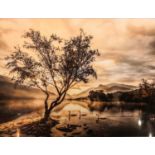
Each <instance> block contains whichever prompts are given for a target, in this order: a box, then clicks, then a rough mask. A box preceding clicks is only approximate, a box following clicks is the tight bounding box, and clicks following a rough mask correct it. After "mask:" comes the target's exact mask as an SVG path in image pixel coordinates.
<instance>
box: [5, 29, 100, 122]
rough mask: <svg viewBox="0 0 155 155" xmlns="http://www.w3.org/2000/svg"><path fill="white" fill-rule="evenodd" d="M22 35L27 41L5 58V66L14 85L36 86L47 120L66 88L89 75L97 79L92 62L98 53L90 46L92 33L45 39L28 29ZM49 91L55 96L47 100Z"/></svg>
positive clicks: (85, 81)
mask: <svg viewBox="0 0 155 155" xmlns="http://www.w3.org/2000/svg"><path fill="white" fill-rule="evenodd" d="M23 37H24V38H26V39H27V41H26V42H24V44H23V46H22V48H20V47H15V51H14V52H13V53H12V54H11V55H10V56H8V57H7V58H6V60H7V67H8V68H9V69H10V72H11V73H13V80H15V84H17V85H26V86H31V87H37V88H39V89H40V90H41V91H42V92H43V93H44V94H45V95H46V98H45V101H44V109H45V112H44V118H43V120H45V121H47V120H48V119H49V117H50V113H51V111H52V109H53V108H54V107H56V106H57V105H59V104H60V103H62V101H63V100H64V99H65V96H66V93H67V91H68V90H69V89H70V88H72V87H73V86H74V85H75V84H77V83H79V82H84V83H87V82H88V81H89V76H93V77H95V78H97V75H96V72H95V70H94V69H93V66H92V62H93V61H94V60H95V57H96V56H98V55H99V52H98V50H97V49H92V47H91V40H92V36H90V35H86V34H85V33H84V32H83V30H80V34H79V35H78V36H75V37H72V38H70V39H69V40H64V39H61V38H60V37H58V36H57V35H54V34H52V35H51V36H50V37H48V38H47V37H45V36H42V35H41V34H40V32H39V31H34V30H32V29H30V30H29V31H28V32H26V33H25V34H24V36H23ZM24 50H27V51H26V52H24ZM28 51H29V52H28ZM51 91H52V92H51ZM53 93H55V95H54V96H55V99H53V100H52V101H51V100H49V97H50V96H51V94H53Z"/></svg>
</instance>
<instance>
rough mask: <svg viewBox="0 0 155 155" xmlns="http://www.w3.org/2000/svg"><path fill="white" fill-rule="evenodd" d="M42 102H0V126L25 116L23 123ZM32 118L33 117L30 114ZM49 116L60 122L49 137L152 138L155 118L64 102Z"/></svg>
mask: <svg viewBox="0 0 155 155" xmlns="http://www.w3.org/2000/svg"><path fill="white" fill-rule="evenodd" d="M42 102H43V101H42V100H11V101H7V103H4V102H0V103H1V105H0V110H1V114H0V115H1V117H0V122H1V124H0V126H2V125H3V124H5V126H7V122H8V124H9V123H10V122H14V121H15V120H17V119H18V120H20V118H22V117H23V116H25V118H24V121H25V120H26V118H28V117H30V115H32V114H33V113H36V111H40V110H41V109H42V107H43V105H42ZM38 115H40V116H41V115H42V114H41V113H40V114H38ZM31 117H32V118H33V115H32V116H31ZM52 117H53V118H55V119H57V120H59V124H57V125H56V126H55V127H53V128H51V134H50V136H76V137H81V136H89V137H91V136H98V137H111V136H112V137H123V136H124V137H135V136H138V137H139V136H140V137H141V136H146V137H148V136H155V115H154V113H152V112H146V111H144V110H142V109H134V110H133V109H132V111H131V110H123V109H121V108H119V107H112V108H104V111H102V112H98V111H90V110H89V108H88V103H87V102H82V101H72V102H71V101H66V102H65V103H64V104H63V105H61V106H60V107H58V108H56V109H55V111H54V112H53V113H52ZM21 121H22V119H21ZM10 130H12V129H10ZM14 135H15V134H14V133H13V136H14ZM7 136H10V135H7ZM22 136H33V135H22Z"/></svg>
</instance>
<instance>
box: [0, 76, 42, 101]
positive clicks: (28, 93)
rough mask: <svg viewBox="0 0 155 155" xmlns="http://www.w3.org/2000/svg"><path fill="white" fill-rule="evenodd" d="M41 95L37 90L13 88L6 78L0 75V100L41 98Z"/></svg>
mask: <svg viewBox="0 0 155 155" xmlns="http://www.w3.org/2000/svg"><path fill="white" fill-rule="evenodd" d="M42 97H43V93H42V92H41V91H40V90H39V89H35V88H27V87H24V86H21V87H17V88H15V85H14V84H13V82H12V81H11V79H9V78H8V77H5V76H2V75H0V99H11V98H16V99H20V98H22V99H23V98H25V99H28V98H42Z"/></svg>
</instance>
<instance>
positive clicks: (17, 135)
mask: <svg viewBox="0 0 155 155" xmlns="http://www.w3.org/2000/svg"><path fill="white" fill-rule="evenodd" d="M16 137H20V129H19V128H17V132H16Z"/></svg>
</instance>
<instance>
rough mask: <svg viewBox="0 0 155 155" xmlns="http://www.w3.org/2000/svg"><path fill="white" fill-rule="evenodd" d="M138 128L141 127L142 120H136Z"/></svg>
mask: <svg viewBox="0 0 155 155" xmlns="http://www.w3.org/2000/svg"><path fill="white" fill-rule="evenodd" d="M138 126H140V127H141V126H142V120H141V119H139V120H138Z"/></svg>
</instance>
